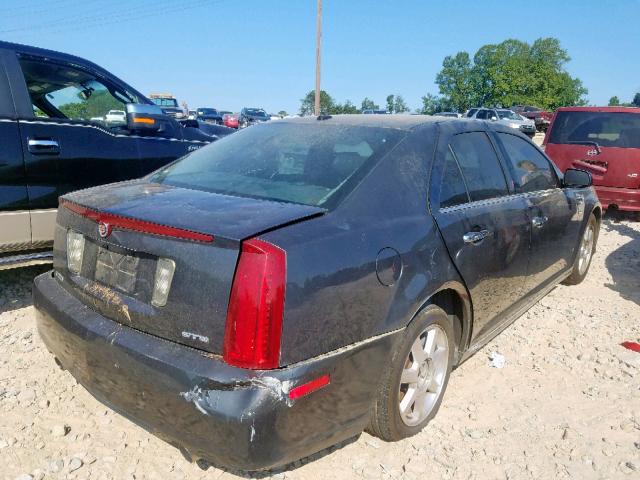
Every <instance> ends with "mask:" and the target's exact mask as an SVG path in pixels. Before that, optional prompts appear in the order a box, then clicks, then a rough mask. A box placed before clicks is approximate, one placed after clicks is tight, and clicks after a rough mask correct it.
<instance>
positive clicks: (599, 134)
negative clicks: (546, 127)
mask: <svg viewBox="0 0 640 480" xmlns="http://www.w3.org/2000/svg"><path fill="white" fill-rule="evenodd" d="M580 142H596V143H597V144H598V145H600V146H602V147H619V148H640V114H637V113H609V112H558V114H557V116H556V120H555V121H554V123H553V128H552V130H551V136H550V137H549V143H580Z"/></svg>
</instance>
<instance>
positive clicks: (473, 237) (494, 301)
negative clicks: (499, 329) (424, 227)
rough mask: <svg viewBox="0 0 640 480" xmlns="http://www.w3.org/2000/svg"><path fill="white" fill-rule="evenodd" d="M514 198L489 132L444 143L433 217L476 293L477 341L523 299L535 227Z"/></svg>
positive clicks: (432, 195)
mask: <svg viewBox="0 0 640 480" xmlns="http://www.w3.org/2000/svg"><path fill="white" fill-rule="evenodd" d="M511 193H512V192H511V191H510V190H509V188H508V186H507V181H506V178H505V172H504V170H503V168H502V165H501V164H500V161H499V160H498V156H497V155H496V151H495V148H494V145H493V143H492V142H491V140H490V139H489V137H488V135H487V134H486V133H485V132H483V131H479V132H468V133H459V134H455V135H452V136H450V137H448V138H447V137H446V136H445V137H444V138H443V139H442V140H441V142H440V144H439V146H438V162H437V164H436V168H435V171H434V174H433V175H432V186H431V193H430V198H431V205H432V212H433V214H434V217H435V218H436V222H437V224H438V227H439V229H440V231H441V233H442V236H443V238H444V241H445V243H446V246H447V249H448V251H449V255H450V256H451V258H452V260H453V262H454V263H455V265H456V267H457V269H458V271H459V272H460V274H461V276H462V278H463V279H464V281H465V283H466V285H467V288H468V289H469V292H470V294H471V299H472V301H473V306H474V327H473V330H474V331H473V337H474V339H477V338H478V336H482V335H483V334H486V333H489V332H491V331H492V330H493V329H494V328H495V327H496V326H497V324H498V323H499V322H500V320H501V319H502V318H504V315H505V314H507V312H508V311H510V310H512V309H513V308H515V305H516V303H517V302H518V301H519V300H520V299H521V298H522V296H523V288H522V287H523V283H524V280H525V277H526V271H527V263H528V260H529V236H530V227H529V220H528V218H527V204H526V201H525V200H524V198H522V196H518V195H512V194H511Z"/></svg>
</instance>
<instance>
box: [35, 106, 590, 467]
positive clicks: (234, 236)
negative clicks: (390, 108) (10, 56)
mask: <svg viewBox="0 0 640 480" xmlns="http://www.w3.org/2000/svg"><path fill="white" fill-rule="evenodd" d="M590 185H591V178H590V176H589V174H588V173H586V172H582V171H578V170H571V169H570V170H568V171H567V172H566V173H565V175H564V176H563V175H561V174H560V172H558V170H557V169H556V168H555V166H554V165H553V164H552V163H551V161H550V160H549V159H548V158H547V157H546V156H545V155H544V153H543V152H541V151H540V150H539V149H538V148H537V147H536V146H534V145H533V144H532V143H531V142H530V141H529V140H528V139H527V138H526V137H525V136H523V135H522V134H520V133H518V132H516V131H514V130H513V129H509V128H508V127H503V126H500V125H496V124H490V123H487V122H482V121H475V120H458V119H447V118H435V117H421V116H391V115H388V116H384V115H370V116H360V115H358V116H338V117H333V118H331V117H329V116H322V117H319V118H318V119H316V118H302V119H292V120H282V121H279V122H269V123H265V124H261V125H257V126H255V127H254V128H250V129H246V130H243V131H241V132H239V133H236V134H234V135H231V136H228V137H226V138H224V139H223V140H220V141H218V142H215V143H214V144H211V145H210V146H207V147H205V148H202V149H200V150H198V151H195V152H193V153H191V154H189V155H188V156H186V157H185V158H183V159H182V160H180V161H177V162H175V163H173V164H171V165H169V166H167V167H165V168H163V169H162V170H159V171H157V172H155V173H154V174H151V175H150V176H147V177H145V178H143V179H141V180H136V181H129V182H125V183H119V184H112V185H110V186H104V187H98V188H93V189H89V190H83V191H79V192H76V193H72V194H69V195H65V196H64V197H62V199H61V206H60V209H59V211H58V218H57V225H56V231H55V260H54V269H53V271H52V272H50V273H47V274H44V275H41V276H39V277H38V278H37V279H36V281H35V286H34V303H35V306H36V308H37V311H38V328H39V331H40V335H41V336H42V338H43V340H44V342H45V343H46V345H47V346H48V348H49V349H50V351H51V352H52V353H53V354H54V355H55V356H56V357H57V360H58V361H59V363H60V364H61V365H62V366H63V367H64V368H66V369H68V370H69V372H70V373H71V374H72V375H73V376H74V377H75V378H76V379H77V380H78V382H80V383H81V384H82V385H84V386H85V387H86V388H87V389H88V390H89V391H90V392H92V393H93V394H94V395H95V396H96V397H97V398H99V399H100V400H101V401H103V402H104V403H106V404H107V405H110V406H112V407H113V408H114V409H115V410H117V411H119V412H121V413H123V414H124V415H127V416H128V417H130V418H131V419H132V420H133V421H135V422H137V423H138V424H140V425H142V426H144V427H145V428H147V429H149V430H150V431H152V432H154V433H156V434H158V435H160V436H161V437H162V438H164V439H166V440H168V441H170V442H172V443H173V444H175V445H176V446H178V447H179V448H181V449H182V451H183V452H185V453H186V454H188V455H189V456H191V457H192V458H194V459H197V458H204V459H207V460H210V461H212V462H214V463H216V464H219V465H223V466H227V467H231V468H237V469H243V470H260V469H265V468H269V467H273V466H276V465H282V464H286V463H288V462H291V461H293V460H295V459H298V458H301V457H304V456H307V455H310V454H312V453H314V452H317V451H319V450H321V449H323V448H325V447H328V446H330V445H332V444H335V443H336V442H339V441H341V440H344V439H346V438H349V437H351V436H354V435H357V434H358V433H360V432H361V431H362V430H363V429H365V428H368V429H369V431H371V432H372V433H374V434H376V435H378V436H379V437H380V438H382V439H385V440H398V439H401V438H404V437H407V436H410V435H413V434H415V433H417V432H419V431H420V430H421V429H422V428H424V427H425V425H427V423H428V422H429V420H431V418H433V416H434V415H435V413H436V411H437V410H438V408H439V406H440V402H441V401H442V397H443V393H444V391H445V388H446V386H447V382H448V379H449V375H450V372H451V370H452V369H453V368H455V367H456V366H457V365H459V364H460V363H461V362H462V361H464V360H465V359H466V358H468V357H469V356H470V355H472V354H473V353H474V352H475V351H477V350H478V349H479V348H480V347H482V346H483V345H484V344H485V343H486V342H488V341H489V340H490V339H491V338H493V337H494V336H495V335H497V334H498V333H499V332H500V331H501V330H502V329H504V328H505V327H506V326H507V325H509V323H511V322H512V321H513V320H515V319H516V318H517V317H518V316H520V315H521V314H522V313H523V312H524V311H525V310H526V309H528V308H529V307H530V306H531V305H532V304H534V303H535V302H536V301H537V300H538V299H540V298H541V297H542V296H544V295H545V294H546V293H547V292H548V291H549V290H550V289H552V288H553V287H554V285H556V284H557V283H558V282H561V281H564V282H566V283H578V282H580V281H582V279H583V278H584V277H585V275H586V274H587V270H588V268H589V264H590V261H591V257H592V254H593V252H594V251H595V245H596V241H597V237H598V229H599V224H600V217H601V207H600V205H599V203H598V201H597V198H596V196H595V194H594V191H593V189H592V188H591V187H590ZM509 388H510V387H509V386H507V385H505V392H508V391H509ZM502 398H503V399H504V401H508V395H507V394H505V395H504V396H503V397H502Z"/></svg>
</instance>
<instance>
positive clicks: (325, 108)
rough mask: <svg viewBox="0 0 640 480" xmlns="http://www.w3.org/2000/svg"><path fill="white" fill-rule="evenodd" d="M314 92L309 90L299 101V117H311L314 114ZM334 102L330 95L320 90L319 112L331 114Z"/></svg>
mask: <svg viewBox="0 0 640 480" xmlns="http://www.w3.org/2000/svg"><path fill="white" fill-rule="evenodd" d="M315 101H316V91H315V90H310V91H309V93H307V94H306V95H305V96H304V98H303V99H301V100H300V115H303V116H304V115H313V114H314V113H315ZM334 106H335V102H334V100H333V98H332V97H331V95H329V94H328V93H327V92H325V91H324V90H320V112H321V113H325V114H331V113H332V112H333V109H334Z"/></svg>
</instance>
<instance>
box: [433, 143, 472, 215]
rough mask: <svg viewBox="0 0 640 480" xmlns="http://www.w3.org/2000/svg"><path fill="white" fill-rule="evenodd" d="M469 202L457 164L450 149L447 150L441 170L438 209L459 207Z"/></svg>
mask: <svg viewBox="0 0 640 480" xmlns="http://www.w3.org/2000/svg"><path fill="white" fill-rule="evenodd" d="M468 201H469V195H468V193H467V187H466V186H465V184H464V179H463V178H462V173H461V172H460V167H458V162H457V161H456V158H455V157H454V156H453V153H452V152H451V148H448V149H447V155H446V156H445V159H444V166H443V169H442V180H441V182H440V208H447V207H453V206H455V205H461V204H463V203H467V202H468Z"/></svg>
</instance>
